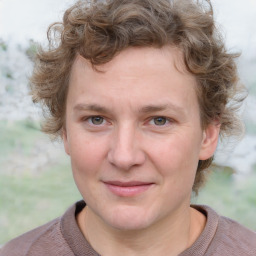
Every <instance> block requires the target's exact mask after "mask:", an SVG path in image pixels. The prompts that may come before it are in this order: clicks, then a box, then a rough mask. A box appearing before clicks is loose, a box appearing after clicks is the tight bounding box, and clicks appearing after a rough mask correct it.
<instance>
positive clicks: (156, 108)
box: [74, 103, 184, 114]
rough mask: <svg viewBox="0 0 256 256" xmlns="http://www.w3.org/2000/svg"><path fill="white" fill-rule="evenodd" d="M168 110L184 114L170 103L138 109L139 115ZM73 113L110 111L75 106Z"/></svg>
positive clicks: (101, 108)
mask: <svg viewBox="0 0 256 256" xmlns="http://www.w3.org/2000/svg"><path fill="white" fill-rule="evenodd" d="M168 109H172V110H174V111H176V112H178V113H184V110H183V108H181V107H180V106H177V105H174V104H172V103H168V104H162V105H153V104H152V105H147V106H144V107H142V108H141V109H139V113H142V114H148V113H154V112H160V111H164V110H168ZM74 111H94V112H100V113H103V114H108V113H110V112H111V110H110V109H108V108H106V107H104V106H101V105H98V104H77V105H75V107H74Z"/></svg>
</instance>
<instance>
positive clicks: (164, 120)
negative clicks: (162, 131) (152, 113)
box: [152, 116, 168, 126]
mask: <svg viewBox="0 0 256 256" xmlns="http://www.w3.org/2000/svg"><path fill="white" fill-rule="evenodd" d="M152 121H153V122H154V125H158V126H161V125H165V124H166V123H167V122H168V120H167V118H166V117H162V116H158V117H155V118H153V119H152Z"/></svg>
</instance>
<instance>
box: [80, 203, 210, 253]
mask: <svg viewBox="0 0 256 256" xmlns="http://www.w3.org/2000/svg"><path fill="white" fill-rule="evenodd" d="M185 215H186V216H184V217H183V218H180V220H178V219H176V221H174V220H168V219H166V220H161V222H162V223H157V225H154V226H153V227H150V228H147V229H143V230H119V229H115V228H112V227H109V226H106V225H102V224H104V223H103V222H102V220H101V219H99V217H98V216H95V215H94V214H93V212H92V211H91V210H90V209H89V208H88V207H85V208H84V209H83V210H82V211H81V212H80V213H79V214H78V215H77V223H78V225H79V227H80V229H81V231H82V233H83V235H84V237H85V238H86V240H87V241H88V243H89V244H90V245H91V246H92V248H93V249H94V250H95V251H97V252H98V253H99V254H101V255H104V256H117V255H118V256H119V255H120V254H121V255H122V256H131V255H138V256H144V255H151V256H155V255H156V256H158V255H170V256H172V255H178V254H180V253H181V252H183V251H184V250H186V249H187V248H188V247H190V246H191V245H192V244H193V243H194V242H195V241H196V239H197V238H198V237H199V236H200V234H201V232H202V231H203V228H204V225H205V222H206V217H205V216H204V215H203V214H202V213H200V212H198V211H197V210H195V209H193V208H189V209H188V211H187V214H185ZM167 222H168V223H167Z"/></svg>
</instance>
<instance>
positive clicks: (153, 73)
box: [63, 47, 218, 230]
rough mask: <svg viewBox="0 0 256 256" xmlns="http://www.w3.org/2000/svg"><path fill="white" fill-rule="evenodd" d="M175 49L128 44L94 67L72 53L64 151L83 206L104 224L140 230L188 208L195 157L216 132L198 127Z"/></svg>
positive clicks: (192, 83)
mask: <svg viewBox="0 0 256 256" xmlns="http://www.w3.org/2000/svg"><path fill="white" fill-rule="evenodd" d="M181 59H182V55H181V53H180V52H179V50H178V49H176V48H171V47H164V48H162V49H155V48H139V49H137V48H130V49H128V50H125V51H123V52H121V53H120V54H119V55H118V56H117V57H115V58H114V59H113V60H112V61H111V62H109V63H107V64H104V65H102V66H100V67H99V69H100V70H101V71H103V72H98V71H96V70H94V69H93V68H92V67H91V65H90V64H89V63H88V62H87V61H86V60H85V59H83V58H82V57H81V56H78V57H77V59H76V61H75V63H74V65H73V69H72V73H71V79H70V85H69V86H70V87H69V92H68V97H67V106H66V128H65V131H64V134H63V140H64V145H65V150H66V152H67V154H69V155H70V158H71V163H72V170H73V175H74V179H75V182H76V184H77V187H78V189H79V191H80V193H81V194H82V196H83V198H84V200H85V202H86V203H87V206H88V210H89V211H90V212H91V213H92V214H94V215H95V216H97V217H98V218H99V219H100V220H101V221H102V222H103V223H105V224H106V225H108V226H111V227H114V228H118V229H125V230H134V229H143V228H147V227H150V226H152V225H154V224H155V223H157V222H159V221H161V220H163V219H166V218H168V217H172V216H175V214H177V213H178V212H179V211H183V210H184V209H185V208H188V207H189V203H190V195H191V190H192V186H193V182H194V177H195V174H196V169H197V164H198V160H199V159H201V160H204V159H207V158H209V157H210V156H211V155H212V154H213V152H214V150H215V147H216V143H217V137H218V129H217V127H216V126H214V125H209V127H208V128H207V129H206V130H204V131H203V130H202V128H201V126H200V113H199V106H198V101H197V96H196V90H195V87H196V80H195V78H194V77H193V76H192V75H191V74H189V73H188V72H186V71H185V69H184V68H183V64H182V63H181Z"/></svg>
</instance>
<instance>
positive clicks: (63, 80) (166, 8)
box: [30, 0, 243, 193]
mask: <svg viewBox="0 0 256 256" xmlns="http://www.w3.org/2000/svg"><path fill="white" fill-rule="evenodd" d="M48 40H49V48H47V49H43V48H42V47H40V48H39V49H38V53H37V57H36V62H35V67H34V72H33V75H32V77H31V80H30V82H31V83H30V84H31V89H32V95H33V100H34V102H40V103H41V104H42V106H43V109H44V113H45V122H44V124H43V126H42V128H43V131H44V132H46V133H48V134H51V135H53V136H55V137H58V136H59V135H61V134H62V129H63V128H64V127H65V106H66V98H67V92H68V85H69V78H70V72H71V67H72V65H73V62H74V60H75V57H76V56H77V55H81V56H83V57H84V58H85V59H87V60H88V61H90V62H91V64H92V65H93V67H95V68H96V70H97V66H99V65H101V64H104V63H107V62H109V61H111V60H112V59H113V58H114V57H115V56H116V55H118V53H120V52H121V51H123V50H125V49H126V48H128V47H157V48H161V47H163V46H165V45H172V46H175V47H177V48H179V49H180V50H181V51H182V53H183V56H184V63H185V65H186V68H187V70H188V71H189V72H190V73H191V74H193V75H194V77H195V78H196V80H197V84H198V86H197V96H198V101H199V106H200V114H201V123H202V127H203V128H205V127H206V126H207V125H208V124H210V123H211V122H213V120H218V121H219V123H220V125H221V128H220V135H221V137H223V136H230V135H234V134H238V133H239V127H240V121H239V118H238V117H237V110H238V108H239V104H238V103H239V102H241V101H242V100H243V96H241V95H242V94H241V93H240V92H241V91H242V87H241V85H240V83H239V78H238V74H237V67H236V63H235V58H236V57H238V56H239V54H236V53H229V52H228V51H227V49H226V48H225V45H224V40H223V38H222V36H221V34H220V33H219V31H218V30H217V29H216V26H215V21H214V18H213V10H212V6H211V3H210V1H207V0H205V1H203V0H202V1H199V0H198V1H195V0H158V1H155V0H91V1H90V0H87V1H85V0H83V1H78V2H76V3H75V4H74V5H73V6H72V7H70V8H69V9H67V10H66V12H65V14H64V16H63V21H62V22H59V23H54V24H52V25H51V26H50V27H49V30H48ZM211 162H212V158H211V159H208V160H204V161H199V164H198V169H197V174H196V178H195V182H194V186H193V190H194V192H196V193H197V191H198V189H199V187H200V186H201V184H202V183H203V180H204V172H203V171H204V170H205V169H207V168H208V167H209V166H210V165H211Z"/></svg>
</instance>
